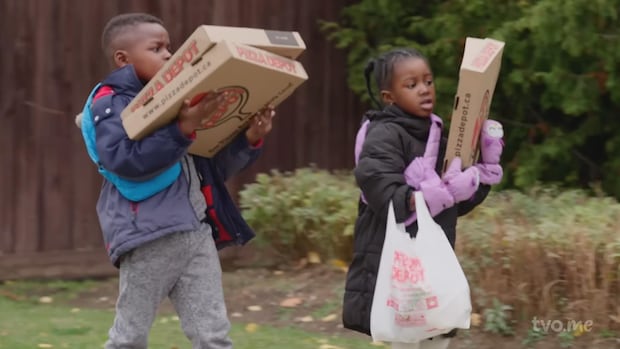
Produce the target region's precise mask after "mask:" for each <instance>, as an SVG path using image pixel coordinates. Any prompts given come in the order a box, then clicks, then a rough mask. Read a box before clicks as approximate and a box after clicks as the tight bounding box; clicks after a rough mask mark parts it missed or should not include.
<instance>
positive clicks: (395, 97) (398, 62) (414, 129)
mask: <svg viewBox="0 0 620 349" xmlns="http://www.w3.org/2000/svg"><path fill="white" fill-rule="evenodd" d="M373 71H374V75H375V81H376V84H377V86H378V88H379V89H380V96H381V101H382V103H380V102H379V101H378V100H377V98H376V97H375V96H374V94H373V92H372V88H371V81H370V75H371V73H372V72H373ZM365 78H366V84H367V88H368V93H369V94H370V96H371V98H372V99H373V101H374V102H375V103H376V104H377V105H378V106H379V108H380V110H372V111H369V112H367V113H366V115H365V116H364V121H363V124H362V127H361V128H360V130H359V132H358V136H357V139H356V147H355V157H356V165H357V166H356V168H355V178H356V181H357V184H358V186H359V187H360V189H361V191H362V195H361V200H360V207H359V214H358V218H357V221H356V225H355V236H354V254H353V260H352V262H351V265H350V268H349V271H348V274H347V281H346V286H345V295H344V309H343V323H344V326H345V327H346V328H349V329H352V330H355V331H359V332H362V333H365V334H368V335H370V310H371V306H372V298H373V294H374V291H375V283H376V279H377V272H378V269H379V261H380V258H381V249H382V247H383V241H384V239H385V226H386V219H387V209H388V205H389V203H390V201H392V202H393V205H394V214H395V216H396V221H397V222H399V223H405V226H406V229H407V232H409V234H410V235H411V236H412V237H414V236H415V234H416V233H417V230H418V226H417V222H416V216H415V201H414V192H415V191H418V190H419V191H422V193H423V194H424V199H425V201H426V204H427V206H428V207H429V211H430V213H431V215H433V217H434V220H435V221H436V222H437V223H438V224H439V225H440V226H441V227H442V228H443V230H444V232H445V234H446V237H447V238H448V240H449V241H450V244H451V245H452V247H453V248H454V243H455V238H456V232H455V229H456V221H457V217H458V216H461V215H464V214H466V213H467V212H469V211H471V210H472V209H473V208H474V207H475V206H476V205H478V204H480V203H481V202H482V201H483V200H484V199H485V198H486V196H487V194H488V192H489V190H490V185H491V184H496V183H499V181H500V180H501V177H502V168H501V166H500V165H499V156H500V155H501V152H502V143H501V135H500V136H499V137H498V138H493V137H488V138H485V141H487V142H483V143H482V147H483V148H482V150H483V152H482V162H481V163H479V164H476V165H475V166H472V167H470V168H467V169H465V170H461V161H460V159H459V158H456V159H454V161H452V162H451V164H450V166H449V168H448V170H447V171H446V173H445V175H444V176H443V177H442V176H441V175H440V173H441V165H442V164H441V162H442V161H441V159H443V157H444V155H445V151H446V138H445V137H442V121H441V119H440V118H439V117H438V116H436V115H434V114H433V107H434V105H435V87H434V85H433V74H432V72H431V68H430V66H429V64H428V61H427V60H426V58H424V56H422V55H421V54H420V53H419V52H417V51H416V50H413V49H395V50H392V51H389V52H387V53H385V54H383V55H382V56H381V57H379V58H378V59H376V60H373V61H371V62H370V63H369V64H368V66H367V67H366V70H365ZM489 124H493V126H495V127H496V128H497V127H498V125H499V123H497V122H489ZM487 126H488V125H485V127H487ZM499 127H500V129H501V125H499ZM497 134H498V133H497V132H496V133H495V135H497ZM485 135H486V133H485ZM485 137H486V136H485ZM438 159H440V160H439V161H437V160H438ZM455 333H456V331H455V330H454V331H452V332H450V333H449V334H446V335H442V336H439V337H435V338H433V339H429V340H425V341H422V342H420V343H414V344H405V343H393V344H392V347H393V348H424V349H431V348H432V349H445V348H447V347H448V345H449V342H450V339H449V337H451V336H454V335H455Z"/></svg>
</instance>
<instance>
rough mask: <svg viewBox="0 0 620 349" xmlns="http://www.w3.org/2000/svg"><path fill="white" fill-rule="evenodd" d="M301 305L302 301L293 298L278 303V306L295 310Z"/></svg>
mask: <svg viewBox="0 0 620 349" xmlns="http://www.w3.org/2000/svg"><path fill="white" fill-rule="evenodd" d="M301 303H303V299H301V298H299V297H293V298H287V299H285V300H283V301H282V302H280V306H281V307H285V308H295V307H296V306H298V305H300V304H301Z"/></svg>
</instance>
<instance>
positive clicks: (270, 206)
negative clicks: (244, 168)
mask: <svg viewBox="0 0 620 349" xmlns="http://www.w3.org/2000/svg"><path fill="white" fill-rule="evenodd" d="M358 198H359V191H358V189H357V188H356V186H355V182H354V180H353V176H351V174H350V173H335V174H332V173H329V172H327V171H323V170H318V169H313V168H305V169H298V170H296V171H295V172H293V173H280V172H278V171H273V172H272V173H271V174H270V175H266V174H259V175H258V177H257V179H256V183H253V184H250V185H248V186H247V187H246V188H244V190H242V191H241V193H240V199H241V200H240V204H241V208H242V210H243V216H244V218H245V219H246V220H247V222H248V223H249V224H250V226H252V228H254V230H255V231H256V233H257V241H258V242H259V243H262V244H269V245H270V246H271V247H272V248H273V249H274V250H275V251H276V252H279V253H280V254H281V255H282V256H283V257H285V258H288V259H298V258H301V257H306V256H307V255H308V253H309V252H316V253H318V254H319V256H320V257H321V258H322V259H324V260H325V259H329V258H334V259H343V260H348V259H349V258H350V256H351V253H352V250H351V247H352V240H353V226H354V224H355V216H356V214H357V202H358V201H357V200H358Z"/></svg>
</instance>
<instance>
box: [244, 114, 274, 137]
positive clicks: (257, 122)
mask: <svg viewBox="0 0 620 349" xmlns="http://www.w3.org/2000/svg"><path fill="white" fill-rule="evenodd" d="M275 115H276V112H275V111H274V110H273V108H272V107H267V108H265V109H264V110H262V111H260V112H258V113H256V114H255V115H254V116H252V119H251V120H250V127H249V128H248V129H247V131H245V137H246V138H247V139H248V143H250V144H251V145H254V144H256V143H258V142H259V141H260V140H261V139H263V137H265V136H266V135H267V134H268V133H269V132H271V128H272V120H273V117H274V116H275Z"/></svg>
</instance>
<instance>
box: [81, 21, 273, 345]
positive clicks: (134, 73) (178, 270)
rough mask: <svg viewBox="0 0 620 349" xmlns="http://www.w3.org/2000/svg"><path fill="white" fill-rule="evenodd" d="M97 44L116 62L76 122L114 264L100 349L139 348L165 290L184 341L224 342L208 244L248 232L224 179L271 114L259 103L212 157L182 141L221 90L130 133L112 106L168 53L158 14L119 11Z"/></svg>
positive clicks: (225, 328) (252, 151) (257, 140)
mask: <svg viewBox="0 0 620 349" xmlns="http://www.w3.org/2000/svg"><path fill="white" fill-rule="evenodd" d="M102 44H103V49H104V52H105V55H106V58H108V59H109V60H110V62H111V63H112V65H113V67H115V68H116V69H115V70H114V71H113V72H112V73H110V75H108V76H107V77H106V78H105V79H104V80H103V81H102V83H101V85H100V87H98V88H96V89H95V90H94V91H93V92H92V93H91V97H90V98H92V102H91V103H90V104H89V103H88V102H87V105H86V107H85V112H84V113H83V115H84V120H82V121H81V123H79V124H80V125H81V126H82V130H83V135H84V138H85V142H86V144H87V148H88V150H89V155H91V158H92V159H93V160H94V161H95V162H96V163H97V165H98V167H99V171H100V172H101V173H102V174H103V175H104V177H105V180H104V184H103V187H102V189H101V195H100V197H99V201H98V203H97V214H98V216H99V222H100V225H101V229H102V231H103V236H104V242H105V247H106V250H107V252H108V254H109V256H110V259H111V261H112V263H113V264H114V265H115V266H116V267H118V268H119V269H120V277H119V283H120V284H119V297H118V300H117V305H116V317H115V319H114V324H113V326H112V328H111V329H110V331H109V339H108V341H107V343H106V345H105V348H107V349H114V348H132V349H133V348H146V347H147V342H148V340H147V339H148V333H149V331H150V328H151V325H152V323H153V320H154V318H155V315H156V313H157V309H158V307H159V304H160V303H161V301H162V300H163V299H164V298H165V297H169V298H170V300H171V302H172V304H173V305H174V307H175V309H176V311H177V313H178V314H179V317H180V320H181V326H182V328H183V331H184V332H185V334H186V336H187V337H188V338H189V339H190V341H191V342H192V346H193V348H195V349H196V348H205V349H206V348H208V349H224V348H232V344H231V341H230V339H229V337H228V332H229V327H230V323H229V321H228V318H227V314H226V306H225V304H224V297H223V290H222V284H221V267H220V264H219V260H218V255H217V249H216V245H217V247H224V246H226V245H229V244H244V243H245V242H247V241H248V240H249V239H251V238H252V237H253V236H254V234H253V232H252V231H251V229H250V228H249V227H248V226H247V224H246V223H245V221H243V219H242V217H241V215H240V213H239V211H238V210H237V208H236V207H235V205H234V203H233V201H232V199H231V198H230V196H229V195H228V192H227V191H226V187H225V186H224V182H225V180H226V179H227V178H229V177H230V176H231V175H234V174H235V173H237V172H238V171H240V170H241V169H243V168H245V167H247V166H248V165H249V164H250V163H252V162H253V161H254V160H255V159H256V158H257V156H258V154H259V152H260V150H259V148H260V145H261V144H262V138H263V137H264V136H265V135H266V134H267V133H269V132H270V130H271V121H272V117H273V116H274V114H275V113H274V112H273V110H272V109H271V108H267V109H266V110H265V111H263V112H261V113H259V114H257V115H255V116H254V118H253V119H252V121H251V124H250V126H249V127H248V129H247V130H246V132H244V133H241V134H240V135H239V136H238V137H236V138H235V139H234V140H233V141H232V142H231V143H230V144H229V145H228V146H227V147H225V148H224V149H222V150H221V151H220V152H219V153H218V154H217V155H215V156H214V157H213V158H202V157H199V156H193V155H189V154H188V153H187V148H188V147H189V145H190V144H191V143H192V139H193V138H194V135H195V130H197V129H199V128H200V127H201V120H203V119H204V118H205V117H208V116H209V115H210V113H212V112H213V111H215V110H216V109H217V107H218V103H219V102H221V101H222V99H223V98H225V97H226V96H224V95H221V94H216V93H212V94H210V95H209V96H208V97H205V98H204V99H203V100H201V101H200V102H198V103H197V104H195V105H190V102H189V101H185V103H184V105H183V107H182V108H181V110H180V112H179V114H178V118H177V120H175V121H173V122H171V123H170V124H169V125H166V126H164V127H162V128H160V129H158V130H157V131H155V132H153V133H152V134H151V135H149V136H147V137H145V138H143V139H141V140H139V141H133V140H130V139H129V138H128V136H127V134H126V133H125V131H124V129H123V126H122V123H121V117H120V114H121V111H122V110H123V109H124V108H125V107H126V106H127V105H128V104H129V102H130V101H131V100H132V99H133V98H134V97H135V96H136V94H137V93H138V92H140V90H141V89H142V88H143V87H144V85H145V84H146V83H147V82H148V81H149V80H150V79H151V78H153V77H154V76H155V74H156V73H157V72H158V71H159V69H160V68H161V67H162V66H163V65H164V64H165V63H166V61H167V60H168V59H169V58H170V56H171V53H170V49H169V45H170V40H169V36H168V32H167V31H166V29H165V28H164V27H163V23H162V21H161V20H160V19H159V18H156V17H153V16H151V15H148V14H141V13H131V14H123V15H119V16H116V17H114V18H112V19H111V20H110V21H109V22H108V23H107V25H106V27H105V29H104V31H103V36H102ZM89 101H90V100H89ZM88 108H90V109H88ZM87 118H88V120H87ZM89 130H90V131H89ZM128 188H129V189H128ZM136 198H138V199H136ZM214 239H215V240H216V241H214Z"/></svg>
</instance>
